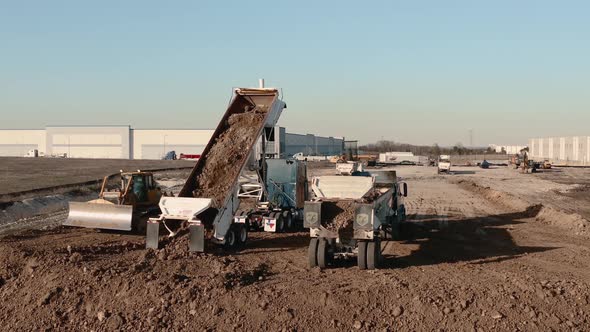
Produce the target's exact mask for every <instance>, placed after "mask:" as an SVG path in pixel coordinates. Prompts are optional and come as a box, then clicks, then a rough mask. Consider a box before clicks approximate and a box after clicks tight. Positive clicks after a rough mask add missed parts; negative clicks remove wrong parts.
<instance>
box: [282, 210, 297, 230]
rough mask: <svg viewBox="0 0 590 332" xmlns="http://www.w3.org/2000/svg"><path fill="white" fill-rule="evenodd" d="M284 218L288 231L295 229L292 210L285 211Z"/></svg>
mask: <svg viewBox="0 0 590 332" xmlns="http://www.w3.org/2000/svg"><path fill="white" fill-rule="evenodd" d="M283 220H285V228H286V229H287V231H289V232H290V231H293V229H294V228H295V225H294V224H293V215H292V214H291V212H290V211H285V212H283Z"/></svg>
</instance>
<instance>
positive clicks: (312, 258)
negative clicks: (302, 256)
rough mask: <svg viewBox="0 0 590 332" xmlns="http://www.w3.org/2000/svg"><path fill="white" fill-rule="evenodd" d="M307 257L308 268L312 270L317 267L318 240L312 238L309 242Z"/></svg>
mask: <svg viewBox="0 0 590 332" xmlns="http://www.w3.org/2000/svg"><path fill="white" fill-rule="evenodd" d="M307 257H308V260H309V267H310V268H314V267H316V266H318V238H316V237H314V238H312V239H311V241H309V248H307Z"/></svg>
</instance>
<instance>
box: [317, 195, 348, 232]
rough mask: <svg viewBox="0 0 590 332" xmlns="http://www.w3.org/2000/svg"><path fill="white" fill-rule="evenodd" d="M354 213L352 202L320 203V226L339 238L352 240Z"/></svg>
mask: <svg viewBox="0 0 590 332" xmlns="http://www.w3.org/2000/svg"><path fill="white" fill-rule="evenodd" d="M354 213H355V205H354V201H350V200H343V201H335V202H330V201H326V202H322V213H321V215H322V222H321V223H322V226H324V227H325V228H326V229H327V230H329V231H332V232H334V233H336V234H338V235H339V236H340V237H341V238H346V239H349V238H352V235H353V232H354V230H353V221H354Z"/></svg>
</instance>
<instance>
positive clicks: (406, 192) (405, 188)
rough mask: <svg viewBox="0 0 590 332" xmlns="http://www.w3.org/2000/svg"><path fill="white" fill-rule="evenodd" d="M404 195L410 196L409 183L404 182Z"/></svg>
mask: <svg viewBox="0 0 590 332" xmlns="http://www.w3.org/2000/svg"><path fill="white" fill-rule="evenodd" d="M404 197H408V184H407V183H405V182H404Z"/></svg>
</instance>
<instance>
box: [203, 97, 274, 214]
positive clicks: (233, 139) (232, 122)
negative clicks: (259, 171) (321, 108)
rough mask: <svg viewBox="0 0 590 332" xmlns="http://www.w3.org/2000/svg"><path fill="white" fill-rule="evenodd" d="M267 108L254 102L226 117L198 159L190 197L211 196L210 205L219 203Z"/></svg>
mask: <svg viewBox="0 0 590 332" xmlns="http://www.w3.org/2000/svg"><path fill="white" fill-rule="evenodd" d="M268 110H269V108H268V107H267V106H265V107H261V106H257V107H254V108H251V109H247V110H246V111H245V112H244V113H238V114H232V115H231V116H230V117H229V119H228V120H227V127H226V129H225V131H224V132H223V133H222V134H221V135H220V136H219V138H217V140H216V141H215V142H214V144H213V146H212V147H211V149H210V150H209V153H208V154H207V155H206V156H204V157H203V158H202V159H201V160H200V162H202V163H204V166H203V167H202V171H201V173H200V174H199V176H198V177H197V179H196V180H197V189H195V190H194V192H193V194H194V197H199V198H211V199H213V202H212V204H211V206H212V207H213V208H220V207H221V206H222V205H223V200H224V199H225V198H226V196H227V193H228V191H229V190H231V189H232V188H231V186H232V185H233V181H234V180H235V179H236V178H237V177H238V175H239V173H240V170H241V166H242V164H243V162H244V160H245V159H246V158H248V152H249V151H250V147H252V146H253V145H254V141H256V139H257V138H258V130H259V129H260V127H261V126H262V122H263V121H264V119H265V114H266V113H267V112H268Z"/></svg>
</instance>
